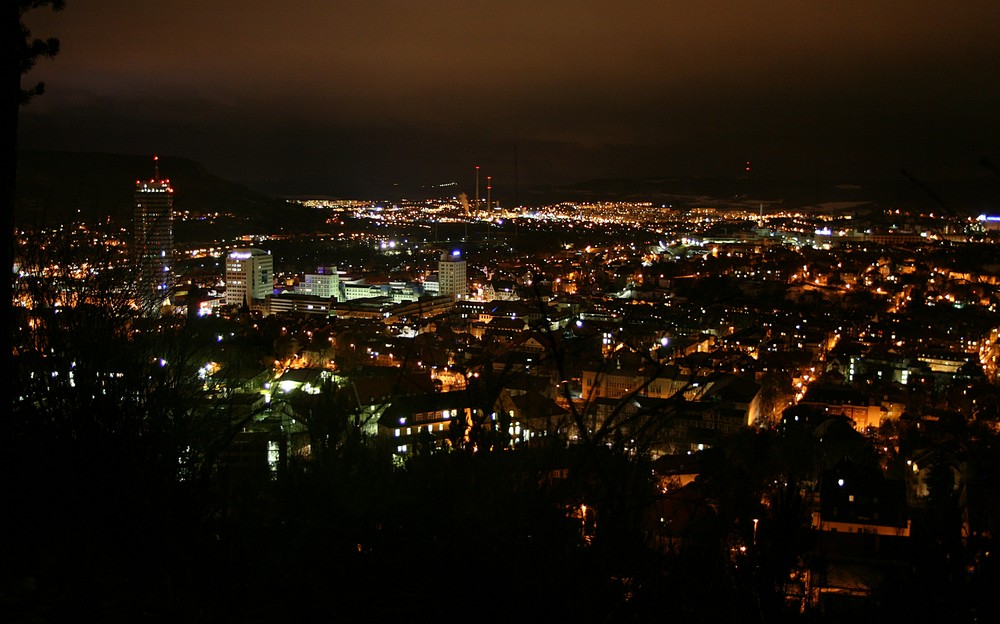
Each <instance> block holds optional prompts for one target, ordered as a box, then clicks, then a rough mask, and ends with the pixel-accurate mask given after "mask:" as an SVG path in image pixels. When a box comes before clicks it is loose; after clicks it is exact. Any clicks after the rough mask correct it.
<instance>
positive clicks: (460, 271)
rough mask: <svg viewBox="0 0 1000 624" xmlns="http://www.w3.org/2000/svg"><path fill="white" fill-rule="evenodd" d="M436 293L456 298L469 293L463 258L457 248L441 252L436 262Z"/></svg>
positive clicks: (461, 297) (463, 296)
mask: <svg viewBox="0 0 1000 624" xmlns="http://www.w3.org/2000/svg"><path fill="white" fill-rule="evenodd" d="M438 294H440V295H441V296H447V297H454V298H456V299H465V298H466V297H467V296H468V294H469V283H468V280H467V279H466V262H465V258H464V257H462V252H461V251H459V250H457V249H456V250H454V251H452V252H450V253H449V252H445V253H443V254H441V260H440V262H438Z"/></svg>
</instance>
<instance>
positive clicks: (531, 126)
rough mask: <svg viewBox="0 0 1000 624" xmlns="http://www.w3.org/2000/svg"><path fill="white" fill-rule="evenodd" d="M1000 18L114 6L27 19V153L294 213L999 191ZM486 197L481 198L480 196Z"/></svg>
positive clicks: (946, 11) (883, 6) (912, 8)
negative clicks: (699, 185) (886, 188)
mask: <svg viewBox="0 0 1000 624" xmlns="http://www.w3.org/2000/svg"><path fill="white" fill-rule="evenodd" d="M998 18H1000V9H998V8H997V6H996V5H995V4H994V3H988V2H979V1H974V2H965V3H962V4H961V6H957V7H956V6H951V5H947V6H946V5H938V4H937V3H930V2H917V3H914V2H909V3H905V4H902V3H891V2H884V3H878V4H876V5H869V4H860V3H859V4H853V3H852V4H848V5H845V6H841V7H802V6H799V5H797V4H791V3H777V4H772V5H769V6H767V7H763V8H762V7H754V8H753V9H752V10H750V9H748V8H747V7H745V6H743V5H742V4H740V3H736V2H720V3H717V4H714V5H711V6H704V7H697V8H694V7H680V6H676V5H671V4H662V3H655V4H648V3H632V4H628V5H625V6H615V7H610V6H603V5H601V4H598V3H593V2H584V3H572V4H568V3H548V4H546V5H544V6H541V7H538V6H529V5H526V4H518V3H515V4H513V5H511V4H506V5H504V6H503V7H499V6H498V7H486V6H483V5H473V6H467V5H461V4H457V3H451V2H441V3H433V4H426V5H409V4H404V5H399V6H397V5H393V4H391V3H365V4H356V5H355V4H350V3H347V4H344V3H341V4H336V5H330V4H328V3H311V4H309V3H307V4H305V5H299V6H297V7H296V10H295V11H294V12H288V13H286V14H283V15H280V16H278V17H275V16H274V15H273V10H269V9H266V8H264V7H263V6H260V7H258V6H257V5H255V4H252V3H250V4H248V3H240V4H239V5H235V4H227V3H213V5H212V7H211V11H209V10H207V9H206V8H205V7H203V6H202V5H201V4H195V3H191V2H178V3H172V4H171V5H170V6H169V7H167V6H163V7H162V8H155V7H142V6H135V5H132V4H128V3H122V2H117V1H112V0H105V1H103V2H89V3H73V2H70V3H69V4H68V6H67V7H66V9H65V10H64V11H61V12H59V13H52V12H50V11H48V10H46V9H39V10H36V11H31V12H29V13H28V14H26V16H25V21H26V23H27V24H28V26H29V28H31V30H32V34H33V36H35V37H43V38H44V37H51V36H54V37H58V38H59V39H60V41H61V43H62V49H61V51H60V54H59V56H58V57H57V58H56V59H55V60H54V61H52V62H49V61H43V62H41V63H39V64H38V65H37V66H36V67H35V68H34V69H33V71H32V72H31V73H30V74H29V76H28V79H29V81H37V80H41V81H44V82H45V83H46V93H45V95H44V96H42V97H39V98H36V99H35V100H34V101H33V102H32V103H31V104H30V105H29V106H27V107H25V108H24V109H23V110H22V111H21V124H20V146H21V147H22V148H28V149H70V150H81V151H103V152H112V153H133V154H139V153H145V154H150V153H159V154H161V155H176V156H185V157H190V158H193V159H196V160H199V161H201V162H203V163H205V165H206V166H207V167H208V168H209V169H210V170H212V171H215V172H218V173H219V174H220V175H222V176H223V177H227V178H230V179H233V180H235V181H238V182H241V183H244V184H246V185H248V186H250V187H252V188H255V189H258V190H264V191H268V192H274V193H302V194H305V193H322V192H325V193H342V194H351V193H354V192H357V191H359V190H362V189H363V188H364V187H365V185H369V184H380V185H384V184H392V183H396V182H398V183H400V184H422V185H428V186H431V185H434V184H447V183H450V182H456V181H457V182H459V183H461V184H463V185H469V179H471V177H472V175H473V174H472V168H473V166H474V165H479V166H481V167H482V171H483V172H484V175H487V174H488V175H492V176H493V177H494V183H495V185H496V187H497V189H498V190H500V189H503V188H506V189H510V188H511V187H512V186H513V185H514V184H517V183H519V184H526V185H527V184H541V183H563V182H574V181H580V180H586V179H592V178H600V177H619V176H620V177H632V176H657V175H708V176H712V175H733V176H736V175H740V174H741V173H742V172H743V169H744V163H745V162H746V161H748V160H749V161H750V162H751V163H752V168H753V169H752V170H753V173H754V175H760V176H763V177H768V178H792V177H800V178H801V177H805V178H816V177H831V178H836V177H844V178H854V177H859V176H867V177H873V178H886V177H893V176H897V177H898V176H899V174H900V170H901V169H904V170H907V171H912V172H914V174H915V175H916V176H917V177H918V178H920V179H929V180H931V181H933V180H935V179H940V178H944V177H964V176H979V177H982V176H986V177H989V176H994V175H995V173H994V172H993V171H991V170H990V168H991V167H992V168H994V169H995V165H994V164H993V163H996V162H997V160H998V157H997V152H996V150H997V145H998V144H1000V140H998V137H1000V123H998V121H997V116H996V115H995V113H994V111H995V109H996V103H997V101H998V97H1000V87H998V86H997V84H996V82H995V81H994V80H991V75H992V71H993V69H992V68H993V65H994V60H995V58H997V57H998V56H1000V43H998V42H1000V37H997V36H996V30H997V27H996V24H997V23H1000V19H998ZM466 178H469V179H466Z"/></svg>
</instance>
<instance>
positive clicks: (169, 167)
mask: <svg viewBox="0 0 1000 624" xmlns="http://www.w3.org/2000/svg"><path fill="white" fill-rule="evenodd" d="M159 165H160V175H161V177H164V178H168V179H169V180H170V181H171V183H172V185H173V187H174V189H175V193H176V194H175V207H176V208H177V210H181V211H183V210H187V211H190V212H195V213H211V212H221V213H229V214H232V215H235V218H233V219H228V220H225V219H224V220H221V221H216V222H215V223H213V224H211V225H212V228H215V229H211V228H207V227H199V226H198V225H197V224H194V223H190V222H189V223H187V224H184V226H183V227H181V228H179V233H178V235H179V236H180V237H182V238H184V237H187V238H197V239H202V238H205V237H209V238H213V237H222V236H224V235H225V234H227V233H230V232H229V231H228V230H229V229H230V228H231V231H232V232H236V233H253V232H261V233H263V232H275V231H281V230H285V231H297V230H298V231H301V230H303V229H306V230H313V229H315V228H316V227H319V226H320V221H319V220H318V218H319V217H320V216H321V215H320V214H317V213H316V212H315V211H310V210H307V209H304V208H301V207H300V206H297V205H295V204H290V203H288V202H286V201H284V200H282V199H279V198H275V197H271V196H268V195H265V194H263V193H258V192H256V191H253V190H250V189H248V188H246V187H244V186H241V185H239V184H236V183H234V182H229V181H227V180H224V179H222V178H219V177H218V176H215V175H212V174H211V173H209V172H208V171H207V170H206V169H205V167H204V166H202V165H201V164H200V163H198V162H196V161H193V160H190V159H187V158H180V157H173V156H161V157H160V161H159ZM152 176H153V159H152V156H150V155H145V156H129V155H116V154H101V153H85V152H41V151H21V152H19V162H18V179H17V195H16V201H15V219H16V223H17V224H18V225H52V224H57V223H67V222H72V221H84V222H88V223H94V222H97V221H105V220H110V221H111V222H112V223H114V224H120V225H122V226H124V227H131V223H132V191H133V189H134V184H135V180H139V179H148V178H151V177H152ZM371 193H379V191H377V190H374V189H373V190H372V191H371ZM441 193H442V189H441V188H440V187H439V186H437V185H434V186H422V187H416V186H414V187H411V188H399V187H394V188H391V189H389V188H387V189H384V190H383V191H382V194H379V195H371V196H366V197H343V196H341V197H343V198H345V199H372V200H388V201H398V200H400V199H403V198H408V199H427V198H438V197H441ZM329 195H331V196H334V197H336V196H338V195H337V194H336V191H335V189H333V190H331V192H330V193H329ZM518 196H519V201H520V202H521V203H522V204H524V205H528V206H538V205H544V204H553V203H558V202H563V201H574V202H582V201H648V202H652V203H653V204H660V205H673V206H675V207H697V206H706V207H712V206H714V207H725V206H734V205H740V206H745V207H751V206H752V207H756V206H757V205H758V204H764V206H765V209H767V207H768V206H774V205H781V206H784V207H788V208H794V209H798V208H806V209H807V210H817V211H822V210H828V209H829V207H831V206H838V205H840V206H860V205H869V206H870V207H871V208H872V209H874V210H881V209H895V208H903V209H910V210H921V211H925V212H934V211H937V212H939V213H942V212H954V213H957V214H959V215H965V216H971V215H977V214H980V213H983V212H1000V176H996V175H993V176H985V177H982V178H975V179H970V180H944V181H940V180H930V179H928V180H923V179H917V178H915V177H913V176H910V175H909V174H908V173H906V172H903V171H900V175H899V176H898V178H896V179H892V180H876V181H864V180H773V179H764V178H749V177H746V178H739V177H732V178H710V177H693V176H662V177H644V178H634V179H629V178H618V179H603V180H591V181H587V182H581V183H577V184H565V185H535V186H526V187H522V188H521V189H520V192H519V193H518ZM503 203H504V204H505V205H508V206H509V205H511V204H512V202H511V201H509V200H507V201H505V202H503ZM220 228H224V229H225V230H226V231H224V230H223V229H220Z"/></svg>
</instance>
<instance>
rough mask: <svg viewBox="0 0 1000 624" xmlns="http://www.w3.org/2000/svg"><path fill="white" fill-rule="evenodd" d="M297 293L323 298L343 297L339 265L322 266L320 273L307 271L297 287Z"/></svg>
mask: <svg viewBox="0 0 1000 624" xmlns="http://www.w3.org/2000/svg"><path fill="white" fill-rule="evenodd" d="M295 294H297V295H312V296H314V297H320V298H322V299H329V298H330V297H336V298H337V299H338V300H339V299H340V298H341V294H340V276H339V275H338V274H337V267H327V268H321V269H320V270H319V273H306V274H305V276H304V277H303V279H302V281H301V282H299V283H298V285H297V286H296V287H295Z"/></svg>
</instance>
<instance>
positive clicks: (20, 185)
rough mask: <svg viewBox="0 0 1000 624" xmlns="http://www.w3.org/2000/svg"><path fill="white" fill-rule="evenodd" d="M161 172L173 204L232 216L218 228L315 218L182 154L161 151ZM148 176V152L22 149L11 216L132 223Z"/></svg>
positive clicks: (272, 226)
mask: <svg viewBox="0 0 1000 624" xmlns="http://www.w3.org/2000/svg"><path fill="white" fill-rule="evenodd" d="M159 173H160V177H161V178H164V179H168V180H170V183H171V186H172V187H173V188H174V208H175V209H176V210H178V211H190V212H192V213H214V212H219V213H228V214H232V215H234V218H232V219H223V220H221V221H219V222H216V223H215V224H214V225H215V226H217V227H226V226H232V227H234V228H236V229H238V230H240V231H241V232H248V231H249V232H258V231H259V232H265V231H272V232H273V231H275V230H276V229H286V228H291V229H297V228H300V227H309V226H311V225H312V224H314V223H315V220H316V215H315V214H313V213H312V212H311V211H309V210H307V209H304V208H301V207H299V206H296V205H293V204H289V203H288V202H286V201H284V200H282V199H278V198H274V197H270V196H268V195H265V194H262V193H258V192H256V191H252V190H250V189H247V188H246V187H243V186H240V185H239V184H236V183H233V182H229V181H227V180H223V179H222V178H219V177H218V176H215V175H212V174H211V173H209V172H208V171H207V170H206V169H205V167H204V166H202V165H201V164H200V163H198V162H196V161H193V160H190V159H188V158H179V157H175V156H161V157H160V158H159ZM153 175H154V164H153V158H152V156H129V155H118V154H100V153H85V152H42V151H20V152H18V172H17V190H16V196H15V204H14V206H15V208H14V217H15V223H16V224H17V225H20V226H51V225H55V224H59V223H69V222H73V221H83V222H86V223H97V222H104V221H110V222H111V223H113V224H116V225H121V226H123V227H127V228H131V226H132V218H133V217H132V195H133V191H134V190H135V182H136V180H147V179H151V178H153ZM181 229H182V230H183V229H184V228H181ZM188 229H190V228H188Z"/></svg>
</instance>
